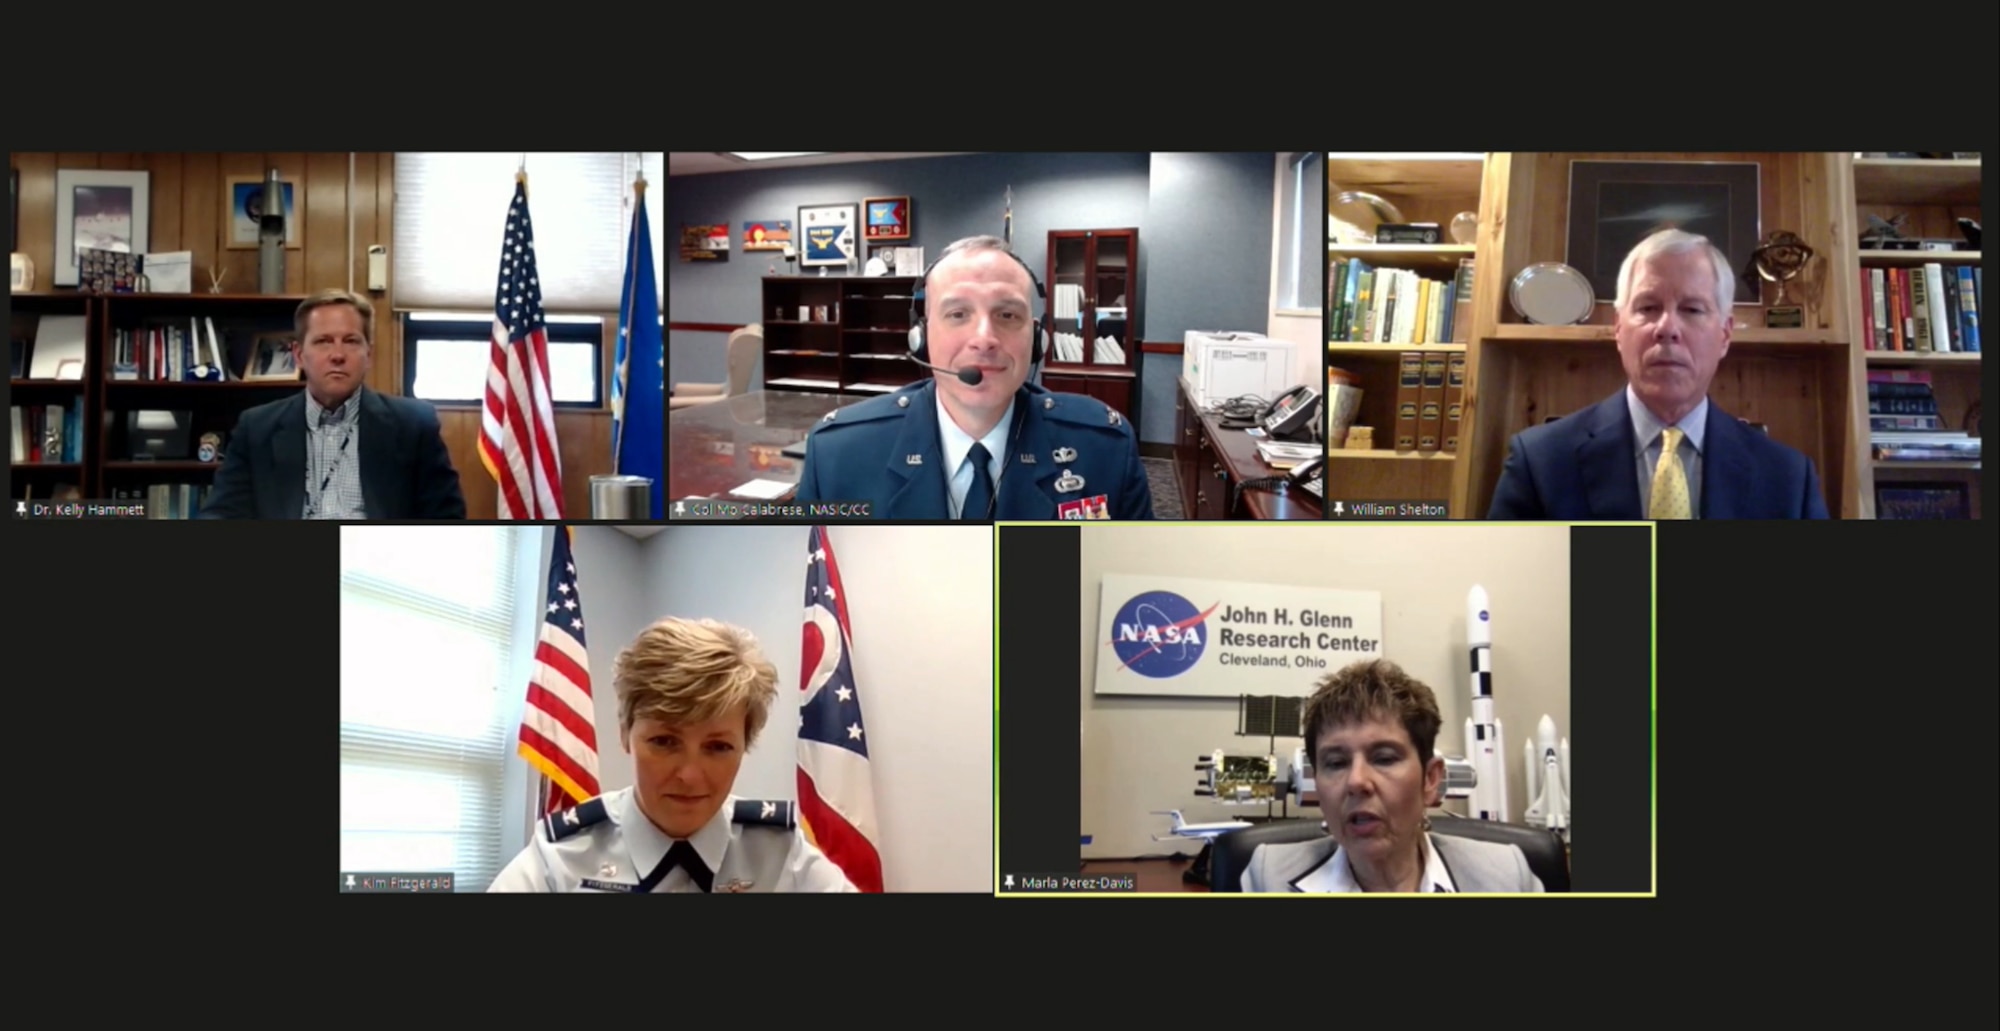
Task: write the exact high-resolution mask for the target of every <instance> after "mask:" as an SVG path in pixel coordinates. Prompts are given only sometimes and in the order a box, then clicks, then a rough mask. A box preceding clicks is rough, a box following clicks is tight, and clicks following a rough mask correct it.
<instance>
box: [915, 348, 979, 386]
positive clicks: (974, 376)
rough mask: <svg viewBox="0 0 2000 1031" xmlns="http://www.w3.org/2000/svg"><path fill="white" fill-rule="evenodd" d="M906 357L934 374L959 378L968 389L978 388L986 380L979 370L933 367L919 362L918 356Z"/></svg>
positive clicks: (924, 362)
mask: <svg viewBox="0 0 2000 1031" xmlns="http://www.w3.org/2000/svg"><path fill="white" fill-rule="evenodd" d="M905 357H907V358H909V359H910V360H911V361H913V362H916V363H917V364H918V365H921V366H923V367H924V368H926V369H929V370H931V371H932V372H949V373H951V374H952V375H954V376H957V377H958V381H959V382H960V383H963V384H965V385H966V386H968V387H976V386H978V385H979V384H980V383H981V382H983V381H984V380H985V379H986V374H985V373H983V372H981V371H979V370H978V369H947V368H945V367H944V366H942V365H932V364H931V363H929V362H926V361H918V359H917V356H916V355H906V356H905Z"/></svg>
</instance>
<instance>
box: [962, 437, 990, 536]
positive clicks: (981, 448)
mask: <svg viewBox="0 0 2000 1031" xmlns="http://www.w3.org/2000/svg"><path fill="white" fill-rule="evenodd" d="M992 458H993V456H992V455H991V454H990V453H988V452H987V450H986V445H984V444H980V443H974V444H973V445H972V450H970V451H967V452H966V453H965V460H966V461H967V462H970V463H972V489H971V490H968V491H966V492H965V505H964V506H963V507H962V508H960V510H959V513H958V517H959V518H960V519H988V518H991V517H992V515H993V472H992V470H990V469H988V468H987V463H988V462H990V461H992Z"/></svg>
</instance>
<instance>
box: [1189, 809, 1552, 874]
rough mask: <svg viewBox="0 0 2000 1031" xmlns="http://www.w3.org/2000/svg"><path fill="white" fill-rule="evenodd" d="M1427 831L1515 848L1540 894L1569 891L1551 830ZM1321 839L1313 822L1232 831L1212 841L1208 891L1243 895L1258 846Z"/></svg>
mask: <svg viewBox="0 0 2000 1031" xmlns="http://www.w3.org/2000/svg"><path fill="white" fill-rule="evenodd" d="M1431 833H1432V834H1451V835H1455V836H1457V837H1461V838H1473V839H1475V840H1478V841H1493V842H1499V843H1500V844H1504V845H1513V846H1515V847H1517V848H1519V849H1520V850H1521V851H1522V853H1524V854H1525V855H1527V857H1528V869H1529V870H1532V871H1534V874H1535V876H1536V877H1538V878H1540V879H1541V882H1542V890H1544V891H1568V890H1569V855H1568V853H1567V852H1565V851H1564V849H1563V843H1562V839H1561V838H1559V837H1557V836H1556V835H1555V833H1554V832H1553V831H1546V830H1543V829H1541V828H1539V827H1522V826H1519V825H1517V824H1511V823H1494V822H1492V821H1490V820H1473V819H1467V818H1464V817H1453V816H1433V817H1432V818H1431ZM1325 835H1326V831H1325V830H1324V829H1323V828H1321V827H1320V821H1319V820H1316V819H1307V820H1280V821H1278V822H1276V823H1264V824H1258V825H1257V826H1255V827H1249V828H1245V829H1244V830H1240V831H1230V832H1229V833H1228V834H1224V835H1222V836H1220V837H1218V838H1216V839H1215V843H1214V847H1213V850H1212V852H1211V853H1210V855H1209V859H1208V871H1209V878H1208V882H1209V885H1210V887H1209V890H1210V891H1218V892H1233V891H1242V890H1243V889H1242V887H1241V885H1242V883H1243V871H1244V870H1245V869H1248V868H1249V866H1250V856H1251V854H1252V853H1254V852H1256V851H1257V846H1259V845H1289V844H1291V843H1293V842H1298V841H1311V840H1313V839H1314V838H1319V837H1324V836H1325Z"/></svg>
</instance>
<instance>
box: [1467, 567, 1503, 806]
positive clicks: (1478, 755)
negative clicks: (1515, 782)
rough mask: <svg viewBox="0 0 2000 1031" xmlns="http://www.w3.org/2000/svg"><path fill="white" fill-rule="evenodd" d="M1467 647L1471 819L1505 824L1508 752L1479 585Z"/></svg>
mask: <svg viewBox="0 0 2000 1031" xmlns="http://www.w3.org/2000/svg"><path fill="white" fill-rule="evenodd" d="M1465 643H1466V646H1467V648H1468V650H1469V651H1470V652H1471V656H1472V718H1471V719H1469V720H1466V721H1465V750H1466V751H1467V752H1469V753H1471V759H1472V768H1473V769H1474V770H1476V771H1477V772H1478V776H1479V780H1478V783H1476V784H1474V785H1473V788H1472V806H1471V809H1472V817H1473V819H1476V820H1494V821H1497V822H1504V821H1505V820H1506V819H1507V811H1508V810H1507V751H1506V748H1505V745H1504V740H1505V739H1504V738H1502V737H1501V734H1500V717H1499V716H1496V715H1494V713H1493V621H1492V613H1490V612H1489V611H1488V610H1487V607H1486V588H1484V587H1480V586H1477V585H1474V586H1473V588H1472V590H1471V591H1470V592H1468V593H1467V594H1466V596H1465Z"/></svg>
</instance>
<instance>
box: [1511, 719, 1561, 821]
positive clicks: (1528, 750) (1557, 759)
mask: <svg viewBox="0 0 2000 1031" xmlns="http://www.w3.org/2000/svg"><path fill="white" fill-rule="evenodd" d="M1535 738H1536V741H1535V742H1534V743H1532V744H1528V743H1523V744H1522V745H1521V750H1522V752H1524V753H1525V755H1526V758H1527V760H1528V797H1529V798H1531V799H1533V800H1534V801H1533V802H1531V803H1529V805H1528V812H1527V819H1528V822H1529V823H1531V824H1533V825H1535V826H1537V827H1547V828H1548V829H1549V830H1552V831H1555V832H1556V833H1557V834H1560V835H1562V836H1563V840H1564V841H1568V840H1569V738H1563V739H1562V740H1561V743H1560V744H1558V743H1557V739H1556V721H1554V720H1552V719H1550V718H1548V717H1547V716H1546V715H1545V716H1543V717H1542V722H1541V723H1540V724H1539V725H1537V726H1536V727H1535Z"/></svg>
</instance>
